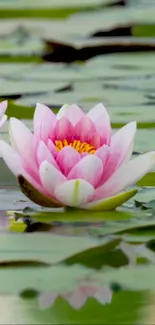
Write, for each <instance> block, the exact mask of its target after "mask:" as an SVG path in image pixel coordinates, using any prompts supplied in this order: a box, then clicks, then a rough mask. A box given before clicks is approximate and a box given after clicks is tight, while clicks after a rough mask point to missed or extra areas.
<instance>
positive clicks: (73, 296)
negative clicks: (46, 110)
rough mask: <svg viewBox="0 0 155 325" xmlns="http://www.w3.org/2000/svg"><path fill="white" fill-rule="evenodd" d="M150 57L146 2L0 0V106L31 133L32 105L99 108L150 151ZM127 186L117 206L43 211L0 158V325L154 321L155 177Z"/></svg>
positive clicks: (150, 19)
mask: <svg viewBox="0 0 155 325" xmlns="http://www.w3.org/2000/svg"><path fill="white" fill-rule="evenodd" d="M154 51H155V1H154V0H152V1H151V0H150V1H148V0H126V1H125V0H124V1H123V0H80V1H74V0H65V1H64V0H44V1H41V0H31V1H29V0H22V1H19V0H5V1H4V0H0V99H1V100H3V99H8V100H9V105H8V109H7V114H8V116H9V117H11V116H14V117H16V118H19V119H21V120H23V121H24V123H25V124H26V125H27V126H28V127H29V128H30V129H31V130H32V128H33V123H32V118H33V114H34V107H35V104H36V103H37V102H41V103H44V104H46V105H48V106H49V107H50V108H51V109H53V111H54V112H57V111H58V109H59V108H60V107H61V106H62V105H63V104H64V103H68V102H69V103H74V102H76V103H77V104H78V105H79V106H81V107H82V108H83V109H84V111H85V112H87V111H88V110H89V109H90V108H91V107H92V106H93V105H95V104H96V103H98V102H102V103H104V105H105V106H106V107H107V109H108V112H109V115H110V118H111V123H112V127H113V132H116V131H117V129H118V128H120V127H121V126H123V125H124V124H126V123H128V122H130V121H133V120H136V121H137V122H138V131H137V134H136V138H135V146H134V152H133V156H136V155H139V154H141V153H145V152H147V151H152V150H154V148H155V56H154ZM0 136H1V139H3V140H6V141H9V134H8V122H7V123H6V125H5V126H4V127H3V129H2V131H1V134H0ZM136 186H137V188H138V190H139V191H138V193H137V194H136V196H135V197H133V198H132V199H130V200H129V201H128V202H127V203H126V204H124V205H123V206H121V207H119V208H117V210H116V211H106V212H89V211H79V210H74V209H68V210H65V211H64V209H62V208H60V209H53V210H51V209H43V208H40V207H39V206H38V205H36V204H35V203H32V202H30V201H29V200H28V199H27V198H26V197H25V196H24V194H22V193H21V192H20V190H19V188H18V184H17V180H16V178H15V177H14V176H13V175H12V174H11V172H10V171H9V170H8V168H7V167H6V165H5V164H4V162H3V160H2V158H0V232H1V234H0V324H23V325H24V324H54V325H55V324H64V325H67V324H148V325H149V324H154V323H155V311H154V304H155V280H154V277H155V276H154V275H155V187H154V186H155V170H151V171H150V172H149V173H148V174H147V175H145V176H144V177H143V178H142V179H141V180H140V181H139V182H138V183H137V184H136Z"/></svg>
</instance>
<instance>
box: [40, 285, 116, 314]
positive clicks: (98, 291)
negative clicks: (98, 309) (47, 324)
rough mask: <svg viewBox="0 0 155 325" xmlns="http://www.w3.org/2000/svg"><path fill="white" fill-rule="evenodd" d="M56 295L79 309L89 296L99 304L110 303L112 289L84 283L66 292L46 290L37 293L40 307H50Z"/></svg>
mask: <svg viewBox="0 0 155 325" xmlns="http://www.w3.org/2000/svg"><path fill="white" fill-rule="evenodd" d="M58 297H62V298H63V299H64V300H65V301H67V302H68V304H69V305H70V306H71V307H72V308H74V309H81V308H82V307H83V306H84V305H85V303H86V302H87V300H88V299H89V298H93V299H95V300H96V301H98V302H99V303H100V304H101V305H106V304H110V303H111V300H112V291H111V289H110V288H109V287H107V286H99V285H96V284H91V285H90V284H84V285H81V286H78V287H75V288H74V289H72V290H71V291H67V292H54V293H50V292H47V293H43V294H40V295H39V298H38V302H39V306H40V309H47V308H49V307H51V306H52V305H53V304H54V303H55V301H56V300H57V298H58Z"/></svg>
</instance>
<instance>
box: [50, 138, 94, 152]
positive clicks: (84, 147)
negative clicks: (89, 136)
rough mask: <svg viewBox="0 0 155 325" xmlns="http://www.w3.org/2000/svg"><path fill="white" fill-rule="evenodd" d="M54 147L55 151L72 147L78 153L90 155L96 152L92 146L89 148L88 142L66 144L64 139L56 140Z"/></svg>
mask: <svg viewBox="0 0 155 325" xmlns="http://www.w3.org/2000/svg"><path fill="white" fill-rule="evenodd" d="M55 146H56V149H57V151H60V150H61V149H62V148H64V147H66V146H71V147H73V148H74V149H76V150H77V151H78V152H79V153H82V152H88V153H90V154H94V153H95V151H96V149H95V147H94V146H91V145H90V144H89V143H88V142H81V141H80V140H74V141H73V142H68V141H67V140H66V139H64V140H56V141H55Z"/></svg>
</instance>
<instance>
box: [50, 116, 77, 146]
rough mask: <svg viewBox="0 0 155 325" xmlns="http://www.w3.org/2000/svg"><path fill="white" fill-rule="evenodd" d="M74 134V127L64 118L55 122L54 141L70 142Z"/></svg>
mask: <svg viewBox="0 0 155 325" xmlns="http://www.w3.org/2000/svg"><path fill="white" fill-rule="evenodd" d="M74 134H75V132H74V127H73V125H72V124H71V122H70V121H69V120H68V119H67V118H66V117H62V118H61V119H60V120H58V121H57V124H56V126H55V130H54V139H55V140H64V139H67V140H69V141H71V142H72V140H73V138H74Z"/></svg>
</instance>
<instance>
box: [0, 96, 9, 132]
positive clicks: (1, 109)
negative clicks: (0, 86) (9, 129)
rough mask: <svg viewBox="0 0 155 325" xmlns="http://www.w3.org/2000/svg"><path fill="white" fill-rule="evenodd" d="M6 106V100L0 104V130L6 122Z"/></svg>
mask: <svg viewBox="0 0 155 325" xmlns="http://www.w3.org/2000/svg"><path fill="white" fill-rule="evenodd" d="M7 104H8V103H7V101H6V100H5V101H3V102H1V103H0V128H1V127H2V126H3V125H4V123H5V122H6V120H7V115H6V114H5V111H6V109H7Z"/></svg>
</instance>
